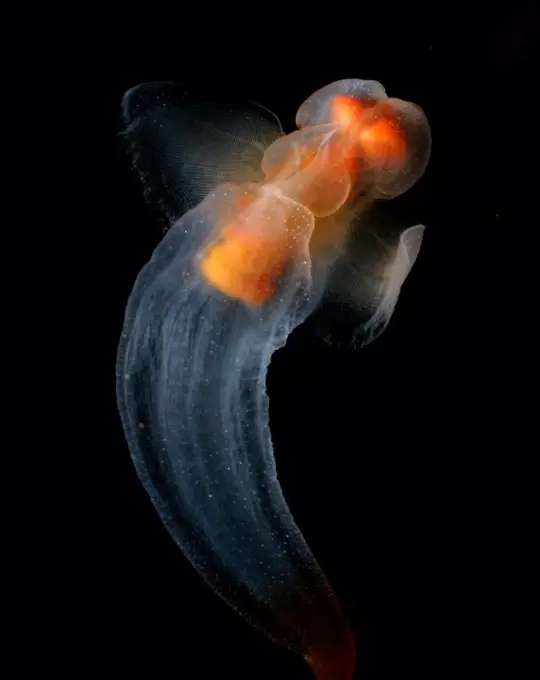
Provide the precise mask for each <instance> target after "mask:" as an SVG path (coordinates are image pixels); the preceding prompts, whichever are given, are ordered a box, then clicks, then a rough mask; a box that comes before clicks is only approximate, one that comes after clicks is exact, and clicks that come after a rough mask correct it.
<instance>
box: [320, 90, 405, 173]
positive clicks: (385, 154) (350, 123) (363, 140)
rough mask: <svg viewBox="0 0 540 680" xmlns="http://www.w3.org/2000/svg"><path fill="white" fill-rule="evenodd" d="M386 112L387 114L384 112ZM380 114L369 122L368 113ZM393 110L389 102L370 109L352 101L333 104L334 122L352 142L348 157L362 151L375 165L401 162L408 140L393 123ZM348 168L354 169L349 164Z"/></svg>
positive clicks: (342, 99)
mask: <svg viewBox="0 0 540 680" xmlns="http://www.w3.org/2000/svg"><path fill="white" fill-rule="evenodd" d="M385 109H386V111H385ZM370 110H371V111H377V118H376V119H375V120H370V119H369V118H370V116H369V112H370ZM392 114H393V111H392V108H391V106H390V105H389V104H387V103H386V102H380V103H374V102H371V106H369V105H367V104H366V103H363V102H361V101H360V100H358V99H355V98H353V97H346V96H338V97H335V98H334V101H333V102H332V120H333V121H334V122H335V123H337V124H338V125H340V126H341V127H342V128H343V130H344V132H345V133H346V135H347V137H348V139H349V144H350V148H349V154H346V155H348V156H349V157H351V158H353V157H354V156H357V155H358V153H359V151H360V150H359V149H358V146H359V145H360V147H361V151H362V152H363V153H364V154H365V155H367V156H368V158H372V159H373V160H374V161H377V160H383V159H392V158H394V159H396V160H401V159H403V158H404V156H405V153H406V145H405V140H404V138H403V136H402V134H401V133H400V132H399V130H398V129H397V128H396V126H395V124H394V123H393V121H392ZM347 167H348V168H350V167H352V164H351V163H350V162H347Z"/></svg>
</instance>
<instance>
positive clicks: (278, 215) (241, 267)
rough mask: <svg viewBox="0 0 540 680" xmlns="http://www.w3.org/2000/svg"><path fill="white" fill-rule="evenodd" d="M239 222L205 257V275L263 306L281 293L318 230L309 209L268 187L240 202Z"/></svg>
mask: <svg viewBox="0 0 540 680" xmlns="http://www.w3.org/2000/svg"><path fill="white" fill-rule="evenodd" d="M232 212H233V217H229V218H228V219H227V221H226V223H225V225H224V226H223V227H222V228H221V229H220V231H219V236H218V238H217V239H216V241H214V242H213V243H211V244H210V245H209V247H208V248H207V249H206V251H205V252H203V253H202V258H201V261H200V265H199V266H200V270H201V273H202V274H203V276H204V277H205V278H206V280H207V281H208V283H209V284H210V285H212V286H213V287H214V288H216V289H217V290H220V291H221V292H222V293H225V294H226V295H228V296H229V297H232V298H235V299H238V300H242V301H244V302H247V303H249V304H254V305H259V304H263V303H264V302H266V301H267V300H269V299H270V298H271V297H272V295H273V294H274V293H275V290H276V287H277V284H278V281H279V279H280V277H281V276H282V275H283V272H284V269H285V267H286V266H287V264H288V263H289V262H291V261H292V260H293V259H294V258H296V257H297V256H298V254H299V252H300V250H301V248H302V247H303V246H304V247H306V249H307V243H308V239H309V235H310V233H311V230H312V228H313V216H312V215H311V214H310V213H309V211H308V210H306V209H305V208H303V207H302V206H300V205H298V204H297V203H295V202H294V201H290V200H289V199H287V198H286V197H285V196H283V195H282V194H280V193H279V192H276V191H272V190H271V191H270V192H268V191H265V188H264V187H263V188H262V189H261V190H259V191H258V192H256V193H255V194H254V195H251V196H247V195H246V194H244V195H242V196H240V197H239V198H238V199H237V203H236V205H235V210H233V211H232Z"/></svg>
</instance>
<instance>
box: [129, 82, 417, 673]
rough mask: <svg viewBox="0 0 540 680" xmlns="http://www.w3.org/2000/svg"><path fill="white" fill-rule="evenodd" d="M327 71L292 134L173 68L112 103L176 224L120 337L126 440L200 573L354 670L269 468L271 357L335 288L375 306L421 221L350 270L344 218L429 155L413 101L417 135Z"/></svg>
mask: <svg viewBox="0 0 540 680" xmlns="http://www.w3.org/2000/svg"><path fill="white" fill-rule="evenodd" d="M340 83H341V84H340ZM340 83H337V84H333V85H330V86H328V88H323V90H321V91H319V93H315V95H313V96H312V97H311V98H310V99H308V100H307V102H305V103H304V104H303V105H302V107H301V108H300V110H299V114H298V117H297V121H300V123H301V126H302V127H301V129H300V130H298V131H297V132H294V133H292V134H291V135H288V136H284V135H283V133H282V131H281V128H280V126H279V123H278V122H277V120H276V119H273V117H272V114H269V113H268V112H266V113H264V112H263V111H262V110H256V109H255V108H251V109H250V110H249V112H248V113H246V114H244V113H240V114H236V113H234V112H233V111H232V110H228V111H227V112H226V115H224V116H223V117H220V116H219V113H218V112H217V111H215V110H212V116H213V117H211V118H209V119H207V120H206V121H205V120H204V116H205V115H207V114H205V113H204V112H206V111H208V107H207V106H201V107H199V108H198V109H197V107H196V106H195V105H193V102H192V101H190V100H188V99H187V98H186V97H185V95H184V93H183V91H182V90H181V88H178V87H177V86H174V85H172V84H168V83H150V84H146V85H141V86H139V87H137V88H134V89H133V90H130V91H129V92H128V93H127V94H126V96H125V98H124V102H123V107H124V120H125V122H126V131H125V138H126V139H127V141H128V143H129V145H130V149H131V151H132V154H133V159H134V164H135V167H136V168H137V169H138V170H139V173H140V175H141V178H142V179H143V182H144V184H145V188H146V189H147V192H148V195H149V197H151V198H154V200H156V201H157V202H158V204H159V205H160V206H161V207H162V209H163V211H164V213H165V214H166V215H167V218H168V220H169V222H170V225H171V226H170V228H169V230H168V231H167V233H166V235H165V237H164V238H163V240H162V242H161V243H160V244H159V245H158V247H157V248H156V250H155V252H154V254H153V255H152V258H151V260H150V262H149V263H148V264H147V265H145V267H144V268H143V270H142V271H141V273H140V274H139V276H138V278H137V281H136V282H135V286H134V289H133V292H132V294H131V297H130V299H129V302H128V305H127V310H126V317H125V323H124V328H123V332H122V337H121V341H120V346H119V350H118V360H117V396H118V407H119V412H120V416H121V420H122V424H123V427H124V431H125V435H126V439H127V442H128V445H129V449H130V452H131V456H132V459H133V461H134V464H135V467H136V469H137V473H138V475H139V477H140V479H141V482H142V483H143V485H144V487H145V489H146V491H147V492H148V494H149V496H150V498H151V500H152V502H153V504H154V506H155V508H156V510H157V512H158V513H159V515H160V517H161V519H162V521H163V522H164V524H165V526H166V527H167V529H168V531H169V533H170V535H171V536H172V538H173V539H174V540H175V541H176V542H177V544H178V545H179V547H180V548H181V550H182V551H183V552H184V554H185V555H186V557H187V558H188V559H189V560H190V561H191V563H192V564H193V566H194V567H195V568H196V569H197V570H198V571H199V573H200V574H201V575H202V577H203V578H204V579H205V580H206V582H207V583H208V584H209V586H210V587H211V588H212V589H213V590H214V591H215V592H216V593H217V594H218V595H219V596H220V597H222V598H223V599H224V600H225V601H226V602H228V604H229V605H230V606H231V607H233V608H234V609H235V610H236V611H237V612H238V613H239V614H241V615H242V616H243V617H245V618H246V619H247V620H248V621H249V622H250V623H251V624H252V625H253V626H255V627H256V628H258V629H259V630H260V631H261V632H262V633H263V634H265V635H266V636H268V637H269V638H270V639H272V640H274V641H275V642H277V643H278V644H280V645H282V646H284V647H286V648H288V649H291V650H293V651H295V652H297V653H299V654H301V655H303V656H304V658H305V659H306V661H307V662H308V663H309V664H310V666H311V668H312V670H313V673H314V675H315V676H316V677H317V678H318V679H319V680H351V678H352V677H353V673H354V666H355V644H354V639H353V636H352V633H351V631H350V628H349V624H348V622H347V620H346V617H345V615H344V613H343V611H342V609H341V606H340V604H339V602H338V600H337V598H336V596H335V594H334V593H333V591H332V588H331V586H330V584H329V583H328V580H327V579H326V576H325V575H324V573H323V572H322V570H321V568H320V566H319V564H318V563H317V561H316V559H315V557H314V556H313V554H312V552H311V550H310V549H309V547H308V545H307V544H306V542H305V540H304V538H303V536H302V534H301V531H300V529H299V528H298V526H297V525H296V523H295V522H294V519H293V517H292V516H291V513H290V511H289V508H288V507H287V504H286V502H285V499H284V497H283V494H282V491H281V488H280V485H279V482H278V477H277V471H276V466H275V461H274V456H273V450H272V440H271V436H270V430H269V425H268V397H267V394H266V390H265V377H266V371H267V368H268V365H269V362H270V359H271V356H272V354H273V352H274V351H275V350H276V349H277V348H279V347H281V346H283V345H284V344H285V342H286V340H287V337H288V335H289V334H290V332H291V331H292V330H293V329H294V328H295V327H296V326H297V325H298V324H300V323H302V322H303V321H304V320H306V319H307V317H308V316H309V315H310V314H311V313H312V312H313V311H314V310H315V309H316V308H317V306H318V304H319V302H320V301H321V299H322V298H323V296H324V295H327V294H328V293H330V294H332V295H334V296H336V298H339V299H340V300H341V301H343V302H345V303H346V304H347V305H348V306H349V307H350V308H351V309H354V310H357V312H358V313H357V314H354V315H353V317H352V318H354V319H355V320H356V321H357V327H356V328H355V331H354V333H362V334H363V335H362V337H363V338H364V341H369V340H371V339H373V338H374V337H376V335H378V334H379V333H380V332H381V331H382V329H383V328H384V327H385V325H386V324H387V323H388V320H389V318H390V316H391V314H392V311H393V308H394V306H395V304H396V301H397V298H398V296H399V291H400V289H401V285H402V283H403V281H404V280H405V278H406V276H407V274H408V272H409V270H410V267H411V266H412V264H413V262H414V259H415V257H416V254H417V253H418V249H419V247H420V242H421V235H422V231H423V227H421V226H419V225H417V226H415V227H413V228H410V229H407V230H405V231H403V232H402V233H401V235H400V236H399V238H398V239H397V240H396V241H395V243H393V244H392V245H390V246H389V247H388V248H387V249H386V250H385V251H384V253H383V254H379V256H378V257H371V256H370V255H369V253H368V256H367V257H368V258H369V262H370V264H371V265H372V268H371V269H367V268H365V267H363V268H362V270H361V271H359V270H357V269H356V264H357V262H358V258H356V260H354V259H353V258H352V256H353V255H354V251H353V249H352V247H349V246H348V243H349V240H348V234H349V231H350V229H351V225H353V224H354V219H355V216H356V214H357V213H358V212H361V213H364V212H365V211H366V210H367V207H369V205H370V203H371V202H372V201H373V199H374V198H375V197H378V196H381V195H383V194H385V192H386V195H390V194H392V191H394V192H395V193H399V191H400V190H401V189H402V187H403V186H405V185H406V184H407V183H410V181H411V175H415V176H416V178H417V177H418V176H420V174H421V172H423V168H421V164H419V163H418V162H417V159H418V150H417V147H414V148H413V149H411V140H413V139H414V135H413V134H411V130H413V131H414V130H416V132H418V130H417V126H418V125H419V123H418V121H419V120H422V121H423V122H422V124H423V125H425V128H424V131H426V130H427V135H428V136H429V129H428V128H427V123H425V119H422V118H421V117H420V114H419V113H418V109H416V108H415V107H413V108H411V109H409V108H407V106H410V107H412V105H407V106H402V107H401V108H400V106H401V105H397V106H396V107H392V105H391V104H390V103H389V102H390V100H387V99H386V96H385V95H384V90H383V89H382V86H380V85H379V86H378V88H377V87H375V86H374V85H370V86H369V88H368V89H369V96H370V99H365V100H363V99H362V98H361V97H359V93H360V92H364V91H365V88H364V90H363V89H362V87H363V86H362V83H365V81H340ZM377 85H378V84H377ZM351 92H352V94H351ZM375 95H377V96H378V97H379V99H378V100H377V101H374V99H373V98H374V97H375ZM396 101H398V100H396ZM402 104H403V105H405V103H404V102H402ZM404 111H406V112H409V113H410V112H411V111H412V112H413V114H414V115H413V114H411V115H410V116H409V117H407V115H406V114H405V113H403V112H404ZM201 115H202V116H203V118H201V117H200V116H201ZM413 119H414V120H413ZM411 120H412V122H411ZM415 126H416V127H415ZM201 129H202V130H203V132H201V134H200V136H197V135H198V131H200V130H201ZM220 145H221V146H220ZM428 147H429V144H428ZM428 153H429V151H428ZM216 159H218V160H216ZM425 160H427V158H426V159H425ZM218 161H219V162H218ZM423 167H425V163H424V166H423ZM419 168H421V169H420V170H419ZM392 171H393V173H394V184H393V185H392V182H391V181H390V175H391V172H392ZM204 193H206V197H205V198H202V195H203V194H204ZM201 198H202V200H200V199H201ZM186 205H187V207H188V208H190V209H188V210H187V212H184V211H183V207H184V206H186ZM365 252H368V251H365Z"/></svg>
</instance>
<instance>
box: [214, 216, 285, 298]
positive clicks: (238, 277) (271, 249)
mask: <svg viewBox="0 0 540 680" xmlns="http://www.w3.org/2000/svg"><path fill="white" fill-rule="evenodd" d="M283 245H284V244H283V243H280V242H279V240H274V241H273V240H272V239H270V238H268V236H265V235H263V234H261V233H258V234H252V233H251V234H250V233H247V232H246V230H245V229H244V228H242V227H235V226H229V227H226V228H225V229H224V230H223V232H222V234H221V237H220V241H219V242H217V243H215V244H214V245H212V246H211V247H210V249H209V250H208V252H207V253H206V256H205V257H204V258H203V260H202V261H201V272H202V273H203V275H204V276H205V278H206V280H207V281H208V283H210V284H211V285H212V286H214V287H215V288H217V289H218V290H220V291H221V292H222V293H225V294H226V295H229V296H230V297H232V298H236V299H239V300H243V301H244V302H248V303H251V304H254V305H259V304H262V303H263V302H265V301H266V300H268V299H269V298H270V297H271V296H272V294H273V293H274V290H275V287H276V281H277V279H278V278H279V276H280V274H281V273H282V271H283V267H284V265H285V257H284V253H283V251H284V247H283Z"/></svg>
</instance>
